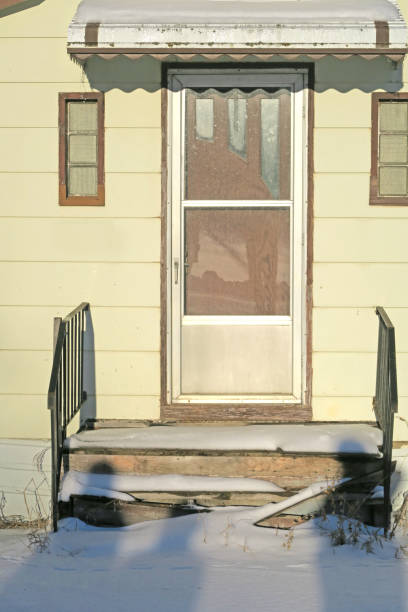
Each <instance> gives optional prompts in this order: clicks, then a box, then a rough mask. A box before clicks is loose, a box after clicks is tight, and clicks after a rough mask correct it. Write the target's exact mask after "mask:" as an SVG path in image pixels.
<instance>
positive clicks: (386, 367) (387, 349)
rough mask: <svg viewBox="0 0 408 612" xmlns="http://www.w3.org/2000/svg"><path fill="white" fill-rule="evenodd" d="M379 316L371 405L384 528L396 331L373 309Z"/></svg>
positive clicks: (395, 394) (380, 311)
mask: <svg viewBox="0 0 408 612" xmlns="http://www.w3.org/2000/svg"><path fill="white" fill-rule="evenodd" d="M376 314H377V315H378V352H377V378H376V387H375V397H374V398H373V408H374V412H375V416H376V419H377V422H378V424H379V426H380V427H381V429H382V432H383V444H382V453H383V460H384V468H383V469H384V531H385V533H386V532H387V531H388V529H389V527H390V519H391V510H392V508H391V496H390V488H391V473H392V440H393V431H394V413H396V412H398V391H397V367H396V356H395V330H394V326H393V324H392V323H391V321H390V319H389V317H388V315H387V313H386V312H385V310H384V308H382V307H381V306H378V307H377V308H376Z"/></svg>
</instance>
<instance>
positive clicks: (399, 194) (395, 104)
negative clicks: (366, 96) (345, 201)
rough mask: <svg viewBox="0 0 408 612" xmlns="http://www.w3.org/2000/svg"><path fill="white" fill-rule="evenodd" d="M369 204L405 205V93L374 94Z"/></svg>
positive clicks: (407, 167)
mask: <svg viewBox="0 0 408 612" xmlns="http://www.w3.org/2000/svg"><path fill="white" fill-rule="evenodd" d="M370 204H387V205H406V206H407V205H408V93H396V94H389V93H375V94H373V98H372V155H371V185H370Z"/></svg>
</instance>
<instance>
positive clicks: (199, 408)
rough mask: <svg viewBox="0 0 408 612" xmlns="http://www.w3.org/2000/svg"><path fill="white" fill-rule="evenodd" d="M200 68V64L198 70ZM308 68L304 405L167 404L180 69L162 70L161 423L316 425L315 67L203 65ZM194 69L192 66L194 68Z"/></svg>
mask: <svg viewBox="0 0 408 612" xmlns="http://www.w3.org/2000/svg"><path fill="white" fill-rule="evenodd" d="M194 66H195V65H194ZM243 66H245V68H277V69H279V68H307V70H308V83H309V90H308V137H307V140H308V143H307V144H308V162H307V165H308V185H307V206H308V208H307V263H306V268H307V286H306V338H307V340H306V364H305V367H306V391H305V401H304V403H303V404H226V403H222V404H214V403H211V404H196V403H194V404H193V403H187V404H179V403H177V404H168V403H167V340H168V330H167V268H168V266H167V208H168V193H167V172H168V167H167V140H168V139H167V107H168V100H167V74H168V70H169V69H171V68H179V67H180V64H170V63H169V64H163V67H162V90H161V95H162V105H161V121H162V156H161V170H162V189H161V195H162V207H161V259H160V261H161V264H160V266H161V287H160V304H161V322H160V335H161V354H160V385H161V394H160V418H161V419H162V420H167V421H168V420H172V421H192V422H194V421H196V422H200V421H201V422H202V421H237V420H243V421H249V422H259V421H262V422H306V421H311V420H312V407H311V396H312V306H313V302H312V299H313V297H312V281H313V277H312V274H313V184H314V182H313V172H314V159H313V132H314V63H269V62H268V63H267V62H262V63H261V64H259V63H252V62H251V63H250V64H237V63H235V62H234V63H217V64H201V63H200V64H198V65H197V69H200V68H207V69H208V68H235V69H236V68H239V67H243ZM190 67H191V65H190Z"/></svg>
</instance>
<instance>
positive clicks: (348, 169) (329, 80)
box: [312, 58, 408, 440]
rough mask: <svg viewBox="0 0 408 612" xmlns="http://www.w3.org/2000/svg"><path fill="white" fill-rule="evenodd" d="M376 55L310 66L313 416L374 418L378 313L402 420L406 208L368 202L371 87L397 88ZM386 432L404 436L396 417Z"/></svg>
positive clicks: (406, 412) (406, 389)
mask: <svg viewBox="0 0 408 612" xmlns="http://www.w3.org/2000/svg"><path fill="white" fill-rule="evenodd" d="M384 62H385V60H375V61H372V62H365V63H364V60H362V59H358V58H356V59H353V60H348V61H347V62H338V61H336V60H334V59H329V58H328V59H326V60H322V61H321V62H318V64H317V83H316V94H315V102H316V103H315V112H316V120H315V134H314V135H315V141H314V144H315V160H316V163H315V175H314V189H315V200H314V213H315V220H314V266H313V303H314V309H313V360H312V361H313V391H312V393H313V400H312V405H313V418H314V419H315V420H323V421H326V420H335V421H336V420H351V421H356V420H357V421H358V420H373V419H374V414H373V411H372V396H373V395H374V393H375V371H376V350H377V333H378V332H377V329H378V328H377V326H378V323H377V317H376V315H375V306H377V305H381V306H384V307H385V308H386V310H387V312H388V314H389V316H390V317H391V320H392V321H393V323H394V325H395V328H396V340H397V367H398V377H399V378H398V383H399V395H400V402H399V415H400V417H402V418H408V386H407V384H406V380H405V379H406V376H405V372H406V369H407V366H408V340H407V338H408V284H407V283H406V282H405V281H404V279H406V278H408V276H407V275H408V251H407V248H406V236H407V235H408V234H407V231H408V208H407V207H401V206H400V207H397V206H395V207H393V206H388V207H387V206H370V205H369V181H370V166H371V160H370V155H371V140H370V139H371V129H370V126H371V93H372V92H373V91H375V90H385V91H396V90H398V89H400V87H401V86H400V84H399V82H400V81H399V80H400V77H401V75H402V74H403V75H404V77H403V80H404V84H403V88H404V89H408V87H407V85H406V84H405V83H406V80H407V79H406V76H405V75H406V74H407V72H406V70H407V68H406V61H405V63H404V69H403V71H401V69H400V68H401V67H398V66H392V65H391V64H389V65H388V66H386V65H385V64H384ZM395 437H396V439H397V440H408V427H407V425H405V423H404V421H403V420H401V419H400V418H397V420H396V426H395Z"/></svg>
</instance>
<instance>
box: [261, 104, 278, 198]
mask: <svg viewBox="0 0 408 612" xmlns="http://www.w3.org/2000/svg"><path fill="white" fill-rule="evenodd" d="M261 132H262V141H261V142H262V144H261V160H262V161H261V167H262V172H261V174H262V178H263V180H264V181H265V183H266V184H267V185H268V187H269V190H270V192H271V194H272V195H273V197H274V198H275V199H279V191H280V189H279V100H276V99H274V100H268V99H264V100H261Z"/></svg>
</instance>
